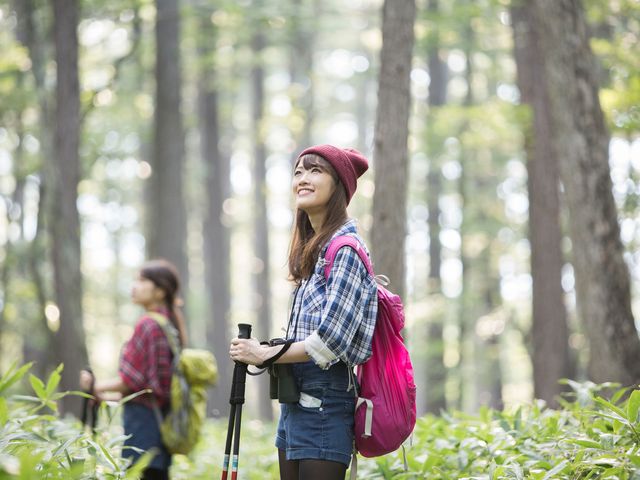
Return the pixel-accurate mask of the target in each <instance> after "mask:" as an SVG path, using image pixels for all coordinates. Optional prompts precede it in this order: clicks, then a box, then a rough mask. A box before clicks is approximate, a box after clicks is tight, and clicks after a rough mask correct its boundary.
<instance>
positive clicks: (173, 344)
mask: <svg viewBox="0 0 640 480" xmlns="http://www.w3.org/2000/svg"><path fill="white" fill-rule="evenodd" d="M146 315H148V316H149V317H151V318H152V319H153V320H155V322H156V323H157V324H158V325H160V328H161V329H162V331H163V332H164V335H165V337H167V342H169V348H171V353H173V357H174V358H178V355H179V354H180V350H181V349H180V341H179V340H178V335H177V332H176V329H175V328H174V326H173V325H171V323H169V319H168V318H167V317H165V316H164V315H162V314H161V313H158V312H149V311H148V312H146Z"/></svg>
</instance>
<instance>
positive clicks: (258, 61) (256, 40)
mask: <svg viewBox="0 0 640 480" xmlns="http://www.w3.org/2000/svg"><path fill="white" fill-rule="evenodd" d="M260 28H261V27H259V26H258V27H257V29H258V30H259V29H260ZM265 43H266V42H265V37H264V34H263V33H262V32H260V31H257V32H256V33H255V34H254V36H253V38H252V42H251V44H252V45H251V46H252V49H253V56H254V63H253V68H252V69H251V85H252V90H253V96H252V122H253V132H252V136H253V150H254V154H253V162H254V164H253V167H254V169H253V180H254V217H253V218H254V222H255V232H254V235H255V241H254V249H255V265H254V275H255V277H254V279H255V280H254V281H255V301H256V308H255V311H256V315H257V317H256V327H257V328H255V329H254V333H253V336H254V337H256V338H259V339H261V340H262V339H266V338H268V337H269V334H270V330H271V288H270V284H269V277H270V271H271V269H270V268H269V223H268V216H267V183H266V176H267V171H266V170H267V169H266V161H267V153H266V147H265V144H264V129H263V122H264V67H263V65H262V55H263V51H264V47H265ZM268 380H269V378H268V376H267V375H262V376H260V377H258V386H259V388H258V390H259V393H258V406H259V413H260V418H261V419H264V420H269V421H271V420H273V408H272V406H271V400H270V399H269V382H268Z"/></svg>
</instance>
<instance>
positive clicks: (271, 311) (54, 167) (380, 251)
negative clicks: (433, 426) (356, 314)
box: [0, 0, 640, 419]
mask: <svg viewBox="0 0 640 480" xmlns="http://www.w3.org/2000/svg"><path fill="white" fill-rule="evenodd" d="M561 3H562V6H563V7H564V8H563V9H562V15H565V14H566V15H570V17H568V18H566V19H565V18H564V17H563V16H562V15H561V14H560V13H557V14H556V15H550V13H549V12H550V11H551V10H550V9H551V8H552V7H553V8H560V4H561ZM399 4H401V5H406V6H410V4H411V2H408V1H406V0H405V1H403V2H399ZM392 5H394V2H393V1H391V0H387V1H386V2H383V1H382V0H361V1H358V2H349V3H348V4H344V2H336V1H333V0H332V1H327V2H319V1H317V0H277V1H272V2H268V4H262V3H259V2H252V1H250V0H243V1H239V2H224V1H223V2H211V1H208V0H182V1H176V0H172V1H169V0H157V1H152V0H135V1H126V2H125V1H123V0H115V1H109V2H106V1H104V0H90V1H86V2H82V5H81V7H82V8H80V2H77V1H73V0H65V1H64V2H42V1H36V0H2V1H0V26H1V27H2V28H0V46H1V47H2V52H3V55H2V60H0V98H1V101H0V199H1V200H2V201H1V202H0V364H1V365H0V366H1V367H2V368H3V369H4V368H6V366H7V365H8V364H9V363H10V362H11V361H13V360H15V359H20V360H23V361H27V360H36V361H37V369H38V373H39V374H40V376H44V375H46V373H48V372H50V371H51V370H52V369H53V368H54V367H55V365H57V364H58V363H59V362H60V361H64V362H65V364H66V370H65V375H66V377H65V382H67V383H65V387H66V388H72V387H73V385H72V382H73V379H74V378H75V377H76V372H77V369H79V368H80V367H82V366H84V364H85V363H86V362H87V359H88V361H89V363H90V364H91V365H92V366H93V367H94V369H95V370H96V371H97V372H98V373H99V374H101V375H106V374H113V373H114V372H115V369H116V365H117V358H118V354H119V349H120V347H121V345H122V343H123V342H124V341H125V340H126V339H127V338H128V336H129V335H130V333H131V329H132V327H133V324H134V322H135V319H136V318H137V316H138V315H139V313H140V312H139V311H138V310H136V307H135V306H133V305H132V304H131V302H130V301H129V292H130V286H131V280H132V277H133V276H135V275H136V273H137V271H136V270H137V268H138V267H139V265H140V264H141V263H142V262H143V261H144V259H145V258H148V257H149V256H156V255H162V256H166V257H168V258H169V259H170V260H172V261H173V262H175V263H176V264H178V265H179V268H180V270H181V272H182V275H183V278H184V279H185V282H186V283H185V286H186V289H185V292H183V296H184V300H185V308H186V313H187V319H188V323H189V330H190V339H191V343H192V344H194V345H197V346H207V347H208V348H211V349H212V350H213V351H214V353H215V355H216V357H217V359H218V362H219V365H220V368H221V375H222V376H221V381H220V383H219V384H218V386H216V387H215V388H214V389H213V391H212V393H213V394H212V396H211V401H210V407H209V412H210V414H211V415H213V416H220V415H221V416H225V415H226V412H227V408H228V407H227V402H228V393H229V392H228V389H229V383H230V380H229V378H230V376H229V375H230V368H231V365H230V363H229V361H228V359H227V345H228V341H229V338H231V336H233V335H235V334H236V332H237V328H236V324H237V323H239V322H248V323H251V324H253V325H254V332H255V335H256V336H259V337H260V338H261V339H266V338H270V337H275V336H282V335H283V329H284V328H285V327H286V324H287V319H288V318H287V314H288V302H289V294H290V291H291V285H290V284H289V283H288V282H287V278H286V277H287V269H286V256H287V249H288V238H289V232H290V228H291V224H292V211H291V200H290V180H291V167H292V161H293V160H294V159H295V158H296V156H297V153H298V152H300V151H301V150H302V149H303V148H304V147H306V146H308V145H309V144H314V143H335V144H337V145H340V146H344V147H348V146H349V147H355V148H359V149H361V150H362V151H363V152H364V153H365V154H366V155H367V156H368V157H369V158H370V159H371V160H372V169H371V172H369V173H367V174H366V175H365V176H364V177H362V178H361V180H360V183H359V189H358V195H356V197H355V198H354V200H353V201H352V203H351V205H350V207H349V211H350V214H351V215H352V216H354V217H356V218H358V219H359V227H360V229H361V230H362V232H363V234H364V235H365V237H367V238H369V239H370V240H371V244H370V246H371V247H372V255H373V258H374V259H375V260H376V266H377V270H378V271H379V272H380V273H389V274H391V276H393V277H396V276H399V278H400V280H397V279H395V282H394V284H393V285H392V288H394V289H395V290H397V291H404V294H403V296H404V300H405V303H406V305H407V325H406V336H407V338H408V341H409V344H410V348H411V351H412V356H413V360H414V364H415V368H416V371H417V374H418V378H419V380H418V396H419V402H420V409H421V411H422V412H424V411H427V410H428V411H432V412H438V411H440V410H441V409H443V408H461V409H464V410H467V411H474V410H476V409H477V408H478V407H479V406H480V405H492V406H501V405H503V404H512V403H517V402H521V401H527V400H530V399H531V398H533V396H536V397H538V398H542V399H544V400H546V401H547V402H549V403H550V404H551V405H555V398H556V396H557V395H558V394H559V393H560V391H561V390H560V386H559V385H558V383H557V380H558V379H559V378H562V377H565V376H569V377H572V378H576V379H585V378H591V379H593V380H596V381H598V382H602V381H620V382H623V383H627V384H628V383H637V382H638V381H640V378H638V377H639V376H640V374H639V373H638V367H637V362H635V361H632V359H637V358H638V354H639V353H640V352H638V349H639V348H640V347H638V343H639V342H638V334H637V322H635V320H634V316H633V313H634V312H636V313H637V311H638V306H639V304H638V288H637V286H638V265H639V263H640V253H638V249H637V245H638V242H639V240H640V231H639V228H638V227H639V223H638V218H639V216H638V209H639V198H640V195H639V192H640V190H639V187H638V181H637V180H638V177H639V173H638V172H639V171H640V139H639V138H640V137H639V132H640V111H639V110H638V109H639V107H638V105H640V60H638V55H637V47H638V42H639V39H640V21H639V19H640V6H639V5H638V3H637V2H636V1H633V0H622V1H616V2H601V1H596V0H584V1H583V2H580V1H577V0H563V1H562V2H550V1H543V0H539V1H538V0H536V1H535V2H519V1H517V0H511V1H509V0H484V1H482V2H471V1H469V0H455V1H451V2H442V1H438V0H424V1H423V2H417V3H416V4H415V19H414V20H412V16H413V14H411V13H410V12H409V11H407V12H408V14H407V15H406V16H402V17H398V18H397V19H396V20H397V22H398V26H397V27H396V28H390V29H388V30H386V29H385V22H387V21H391V20H392V19H391V18H390V17H389V16H388V15H387V16H385V15H383V11H384V9H385V6H386V7H387V8H390V7H391V8H393V12H394V13H397V14H400V12H401V11H403V10H401V9H400V7H399V6H396V7H392ZM54 6H55V9H54ZM62 8H68V9H70V11H71V12H72V13H73V12H77V14H76V15H77V16H76V19H75V20H74V15H72V14H66V13H64V14H63V12H62V11H61V10H60V9H62ZM61 15H62V16H61ZM412 24H413V29H412V28H411V25H412ZM74 25H75V26H74ZM62 31H64V32H66V35H65V36H64V37H62V36H61V32H62ZM56 32H57V33H56ZM412 32H413V35H412ZM74 35H75V36H77V42H78V53H77V58H75V57H74V55H75V54H74V48H73V44H71V47H67V46H66V44H65V46H62V47H59V45H61V44H60V43H59V42H62V41H67V42H68V41H72V42H73V37H74ZM412 36H413V37H415V43H414V45H413V46H412V45H411V44H412V42H413V41H412V40H411V37H412ZM397 49H399V50H398V51H402V52H403V53H402V57H401V56H400V54H399V53H398V54H393V53H392V54H391V55H390V56H386V54H385V52H387V51H391V52H393V51H395V50H397ZM390 62H398V65H397V66H394V65H393V64H391V63H390ZM74 69H77V74H76V73H74V71H75V70H74ZM75 76H77V81H76V80H74V77H75ZM76 87H77V88H76ZM74 89H75V90H74ZM385 92H387V93H385ZM385 94H389V95H390V96H389V97H385ZM395 96H398V98H402V100H397V99H394V98H395ZM385 98H386V99H385ZM405 117H406V121H407V128H405V126H404V123H403V122H404V121H405V120H404V119H405ZM594 126H595V127H597V130H591V129H590V128H591V127H594ZM391 145H392V146H393V147H392V148H391V150H390V152H387V150H385V148H384V147H385V146H391ZM395 155H397V156H395ZM396 162H397V163H396ZM63 168H65V169H68V170H63ZM405 168H406V174H403V170H404V169H405ZM387 169H388V170H387ZM385 172H388V173H385ZM396 175H397V176H396ZM374 179H375V181H374ZM385 188H386V189H387V191H386V192H385ZM401 203H402V204H404V205H405V206H401ZM390 204H392V205H391V206H392V209H391V212H393V213H392V214H388V213H385V209H386V208H388V207H389V206H390ZM76 209H77V210H76ZM398 209H400V211H398ZM74 210H75V211H77V213H75V214H74ZM403 212H404V213H403ZM74 215H75V217H74ZM390 215H391V216H390ZM405 215H406V216H405ZM74 218H76V220H74ZM74 221H75V223H74ZM385 221H388V222H390V223H389V225H393V226H386V225H385V224H384V222H385ZM378 234H380V236H379V237H376V235H378ZM389 251H391V252H396V253H399V254H400V256H399V257H398V258H392V257H391V254H390V253H388V252H389ZM402 252H404V253H402ZM252 381H253V380H252ZM255 392H259V393H256V395H251V396H248V403H249V404H250V405H251V407H252V408H249V409H247V410H248V411H249V412H254V413H253V414H254V415H255V416H256V417H258V416H259V417H261V418H264V419H269V418H272V415H273V410H272V409H271V407H273V406H275V405H273V404H271V403H270V402H269V401H268V400H267V399H266V391H265V390H264V387H261V389H259V388H258V387H257V386H255Z"/></svg>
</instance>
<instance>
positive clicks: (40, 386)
mask: <svg viewBox="0 0 640 480" xmlns="http://www.w3.org/2000/svg"><path fill="white" fill-rule="evenodd" d="M29 382H31V387H32V388H33V391H34V392H35V393H36V395H37V396H38V398H39V399H40V400H46V398H47V392H46V391H45V389H44V383H42V380H40V379H39V378H38V377H36V376H35V375H33V374H31V375H29Z"/></svg>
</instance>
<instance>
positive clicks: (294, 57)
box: [289, 0, 317, 161]
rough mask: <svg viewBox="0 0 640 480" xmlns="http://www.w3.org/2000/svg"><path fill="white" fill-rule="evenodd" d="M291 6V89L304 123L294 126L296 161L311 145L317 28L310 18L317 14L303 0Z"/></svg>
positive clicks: (315, 8) (314, 3)
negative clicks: (311, 11)
mask: <svg viewBox="0 0 640 480" xmlns="http://www.w3.org/2000/svg"><path fill="white" fill-rule="evenodd" d="M316 2H317V0H312V5H311V6H310V8H311V9H312V10H313V13H317V3H316ZM291 8H292V11H293V15H292V16H291V22H290V23H291V38H292V44H291V52H290V53H291V55H290V59H289V71H290V75H291V87H292V88H291V92H292V99H293V102H292V103H293V105H294V107H295V108H296V110H298V112H299V114H300V117H301V120H302V125H301V126H300V129H299V130H297V129H292V132H293V137H294V140H295V142H296V148H295V149H294V152H293V155H294V158H293V161H295V160H297V158H298V157H297V154H298V153H299V152H300V151H301V150H302V149H304V148H307V147H308V146H310V145H311V142H312V140H311V138H312V136H311V129H312V127H313V116H314V110H313V108H314V101H313V81H312V71H313V41H314V29H313V27H312V25H311V24H310V22H309V20H308V19H311V18H313V19H314V20H315V16H313V15H312V14H309V13H307V12H306V8H305V1H304V0H292V4H291Z"/></svg>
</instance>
